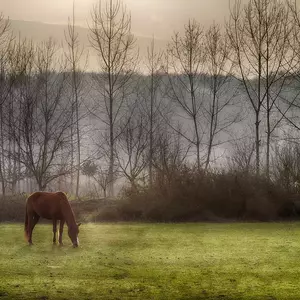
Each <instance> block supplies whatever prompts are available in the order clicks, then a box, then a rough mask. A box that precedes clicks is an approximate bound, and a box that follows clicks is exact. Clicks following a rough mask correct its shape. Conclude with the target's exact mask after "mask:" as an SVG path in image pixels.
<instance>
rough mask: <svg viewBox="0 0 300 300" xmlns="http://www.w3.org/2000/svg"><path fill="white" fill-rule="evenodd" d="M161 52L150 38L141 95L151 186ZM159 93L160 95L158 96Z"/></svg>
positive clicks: (159, 106) (161, 77) (161, 76)
mask: <svg viewBox="0 0 300 300" xmlns="http://www.w3.org/2000/svg"><path fill="white" fill-rule="evenodd" d="M162 59H163V52H162V51H156V49H155V43H154V38H152V41H151V44H150V46H148V47H147V60H146V64H145V65H146V68H147V76H145V80H144V82H143V86H142V88H143V90H144V93H141V94H142V95H143V98H144V100H145V101H144V103H143V104H144V105H142V107H143V110H144V112H145V114H146V118H147V119H148V122H147V124H148V127H149V129H148V137H149V156H148V168H149V183H150V186H151V185H152V181H153V157H154V149H155V137H156V136H157V133H158V130H159V125H160V123H161V116H160V112H161V110H162V107H161V101H162V95H161V93H160V87H161V84H162V80H163V74H162V69H163V66H162V63H163V60H162ZM159 93H160V94H159Z"/></svg>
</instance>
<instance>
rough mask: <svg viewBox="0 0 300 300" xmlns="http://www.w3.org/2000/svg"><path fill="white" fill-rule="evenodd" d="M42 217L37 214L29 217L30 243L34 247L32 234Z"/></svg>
mask: <svg viewBox="0 0 300 300" xmlns="http://www.w3.org/2000/svg"><path fill="white" fill-rule="evenodd" d="M39 219H40V217H39V216H38V215H37V214H33V215H28V243H29V245H32V232H33V229H34V227H35V225H36V224H37V222H38V221H39Z"/></svg>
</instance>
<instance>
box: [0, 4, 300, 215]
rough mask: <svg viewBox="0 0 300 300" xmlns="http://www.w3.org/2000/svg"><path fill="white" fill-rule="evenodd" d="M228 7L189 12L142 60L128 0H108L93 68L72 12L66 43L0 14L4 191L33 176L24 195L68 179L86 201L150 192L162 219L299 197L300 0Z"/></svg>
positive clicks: (93, 35) (96, 31)
mask: <svg viewBox="0 0 300 300" xmlns="http://www.w3.org/2000/svg"><path fill="white" fill-rule="evenodd" d="M229 9H230V17H229V19H228V20H227V22H226V24H225V25H224V26H223V27H221V26H220V25H217V24H213V25H211V26H210V27H209V28H203V27H202V26H201V20H190V21H189V22H188V23H187V24H186V25H185V26H184V30H183V31H182V33H174V35H173V36H172V37H170V43H169V45H168V47H167V49H157V48H156V47H155V42H154V40H153V41H152V43H151V44H150V45H149V47H148V49H147V57H139V56H138V49H137V46H136V39H135V37H134V35H133V34H132V32H131V16H130V13H129V12H128V11H127V10H126V8H125V7H124V6H123V4H122V2H121V1H120V0H116V1H112V0H110V1H107V2H102V5H101V3H100V2H99V4H98V5H96V6H94V7H93V8H92V9H91V18H90V22H89V41H90V48H91V49H89V50H90V52H92V53H93V55H97V57H98V65H97V69H98V72H94V73H91V72H90V71H89V69H88V49H85V48H84V47H83V46H82V45H81V44H80V40H79V38H78V34H77V33H76V26H75V25H76V24H75V16H74V11H73V16H72V17H71V18H70V19H69V25H68V30H67V31H66V32H65V41H64V46H63V47H60V46H59V45H58V44H56V43H55V42H54V41H53V40H52V39H50V40H47V41H45V42H43V43H41V44H34V43H33V41H30V40H27V39H21V38H20V37H18V36H15V35H14V34H13V33H12V32H11V30H10V24H9V20H7V19H6V18H5V17H4V16H3V15H1V17H0V181H1V191H2V194H3V196H5V195H6V194H9V193H13V194H15V193H19V192H23V191H24V185H26V182H28V185H29V186H27V187H26V191H33V189H35V188H38V189H40V190H49V189H53V190H56V189H57V187H58V188H59V189H62V190H65V191H67V192H68V193H69V194H70V195H72V197H74V198H76V199H78V198H84V197H85V196H86V195H87V194H89V195H88V197H107V196H114V195H116V194H117V192H118V191H119V190H120V189H122V191H121V195H123V197H125V199H126V201H127V202H126V203H127V204H128V203H129V202H130V201H133V202H132V203H134V205H132V207H138V206H139V204H138V203H140V204H141V203H144V202H145V201H146V199H148V200H147V201H146V202H145V203H144V204H143V208H144V209H146V207H148V206H147V205H152V206H153V207H152V206H151V209H149V211H151V212H153V211H155V210H157V214H158V215H160V214H162V215H164V212H165V211H167V212H169V213H170V214H171V211H172V210H175V209H177V210H178V211H180V209H183V208H184V207H185V208H187V207H189V209H190V210H191V211H194V212H197V213H198V210H199V211H202V212H203V211H214V212H215V211H216V210H218V209H220V207H223V206H222V205H223V204H222V203H226V205H227V207H231V206H232V209H231V208H230V212H228V214H227V213H226V214H225V213H224V214H225V215H224V216H223V215H221V217H233V216H235V217H236V216H245V215H247V209H246V208H245V207H248V206H249V205H248V204H247V203H248V202H249V203H250V202H251V201H252V202H251V203H257V205H260V204H261V208H262V207H263V204H262V203H264V202H263V201H265V200H263V199H267V200H266V203H268V204H266V207H267V206H268V205H269V206H272V205H273V204H272V203H273V201H275V202H276V201H277V200H276V199H277V198H278V199H279V198H280V197H281V196H282V197H283V195H284V198H285V199H287V198H289V197H290V195H291V194H293V193H297V191H298V190H297V189H298V187H297V183H298V182H300V181H299V180H300V178H299V175H300V174H299V170H300V169H299V163H298V161H299V160H298V156H299V153H300V150H299V146H298V135H299V129H300V126H299V121H298V114H299V112H298V110H299V108H300V101H299V99H300V98H299V92H300V90H299V80H300V76H299V74H300V72H299V70H300V53H299V51H298V49H300V47H299V46H300V15H299V10H298V7H297V3H296V1H279V0H273V1H272V0H250V1H249V2H248V4H246V5H245V6H243V5H242V4H241V3H240V2H239V1H237V2H236V3H234V4H233V5H232V6H231V7H229ZM93 67H94V66H93ZM33 181H34V184H33V183H32V182H33ZM248 181H249V187H250V186H251V184H253V190H251V192H250V191H249V192H248V194H247V184H246V182H248ZM62 182H64V185H62ZM86 182H90V185H89V188H88V190H87V189H84V185H85V183H86ZM250 183H251V184H250ZM256 184H257V186H256ZM124 186H125V188H122V187H124ZM255 187H257V188H255ZM237 190H238V191H239V192H236V191H237ZM216 191H218V193H219V194H218V195H216ZM259 191H261V193H260V192H259ZM270 191H272V192H270ZM275 191H278V192H275ZM228 193H229V194H228ZM234 193H236V195H238V196H233V195H234ZM245 193H246V194H245ZM256 193H260V194H259V196H257V194H256ZM274 193H275V194H274ZM225 195H227V196H226V197H225ZM279 195H280V196H279ZM224 197H225V198H224ZM235 197H237V198H238V199H240V200H235ZM200 198H201V199H203V200H201V201H200V200H199V199H200ZM252 198H253V199H255V200H251V199H252ZM137 199H138V200H137ZM141 199H143V200H141ZM162 199H164V200H162ZM245 199H248V200H245ZM258 199H260V200H258ZM152 200H153V201H154V202H155V203H156V204H157V205H156V204H155V203H154V202H153V201H152ZM128 201H129V202H128ZM166 201H167V202H166ZM176 201H179V202H176ZM203 201H204V202H205V203H206V204H205V205H204V204H203V203H204V202H203ZM237 201H238V203H237ZM247 201H248V202H247ZM255 201H256V202H255ZM270 201H271V202H272V203H271V204H270V203H269V202H270ZM279 202H280V201H279ZM130 203H131V202H130ZM130 203H129V204H128V205H129V206H128V207H127V208H128V210H129V211H132V208H130V209H129V207H131V204H132V203H131V204H130ZM208 203H209V204H208ZM216 203H217V204H216ZM276 203H277V204H278V202H276ZM146 204H147V205H146ZM277 204H276V205H275V206H276V209H277V206H278V207H279V206H281V204H282V203H280V205H279V204H278V205H277ZM224 205H225V204H224ZM247 205H248V206H247ZM204 206H205V207H206V208H205V209H204ZM269 206H268V207H269ZM275 206H272V207H275ZM196 207H197V208H196ZM213 207H214V208H213ZM224 209H225V208H224ZM228 209H229V208H228ZM276 209H275V210H276ZM278 209H279V208H278ZM233 211H234V212H233ZM276 211H277V210H276ZM140 214H142V215H143V214H146V215H147V212H145V211H144V210H143V212H140ZM151 214H152V213H151ZM274 214H275V213H274ZM151 216H152V215H151ZM148 217H149V218H150V219H151V218H152V217H150V216H148ZM148 217H147V218H148ZM164 217H165V215H164ZM177 217H178V218H179V219H180V216H177V215H176V218H177ZM182 218H184V216H183V217H182ZM156 219H159V217H156ZM169 219H172V218H171V217H170V218H169Z"/></svg>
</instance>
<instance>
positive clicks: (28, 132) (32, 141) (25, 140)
mask: <svg viewBox="0 0 300 300" xmlns="http://www.w3.org/2000/svg"><path fill="white" fill-rule="evenodd" d="M56 50H57V47H56V45H55V43H54V42H53V41H52V40H51V39H50V40H49V41H47V42H44V43H42V44H41V45H38V46H37V49H36V51H35V52H34V55H33V58H31V59H33V63H31V64H30V65H29V66H28V68H27V70H26V76H24V78H23V80H22V81H21V86H20V90H21V97H20V101H21V107H20V110H19V111H17V112H18V115H17V116H16V118H18V119H19V120H20V122H15V123H14V128H13V136H14V139H15V140H16V143H17V145H18V147H19V149H20V161H21V162H22V164H23V165H24V166H25V167H26V168H27V169H28V170H30V172H31V174H32V175H33V176H34V177H35V179H36V182H37V184H38V187H39V189H40V190H44V189H45V188H46V187H47V184H48V183H50V182H51V181H52V180H54V179H55V178H58V177H60V176H62V175H65V174H69V172H70V169H69V166H68V165H67V164H66V165H62V159H61V158H62V157H66V155H67V154H66V152H67V153H69V151H70V126H72V111H73V109H72V108H71V109H70V102H69V101H68V97H67V96H66V91H67V89H66V78H67V74H66V72H65V70H66V66H65V65H64V64H63V63H62V61H60V60H59V59H58V58H57V57H56V54H57V52H56ZM71 105H72V104H71ZM17 112H16V113H17ZM64 161H66V160H64Z"/></svg>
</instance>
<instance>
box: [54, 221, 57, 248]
mask: <svg viewBox="0 0 300 300" xmlns="http://www.w3.org/2000/svg"><path fill="white" fill-rule="evenodd" d="M56 232H57V220H55V219H54V220H53V244H56Z"/></svg>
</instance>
